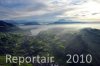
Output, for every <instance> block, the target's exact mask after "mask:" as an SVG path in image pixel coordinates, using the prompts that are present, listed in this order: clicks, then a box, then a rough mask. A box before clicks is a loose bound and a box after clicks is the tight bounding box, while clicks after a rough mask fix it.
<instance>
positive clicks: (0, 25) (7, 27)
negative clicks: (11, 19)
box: [0, 20, 19, 32]
mask: <svg viewBox="0 0 100 66" xmlns="http://www.w3.org/2000/svg"><path fill="white" fill-rule="evenodd" d="M17 29H19V28H18V27H17V26H16V25H13V24H11V23H7V22H5V21H2V20H0V32H8V31H14V30H17Z"/></svg>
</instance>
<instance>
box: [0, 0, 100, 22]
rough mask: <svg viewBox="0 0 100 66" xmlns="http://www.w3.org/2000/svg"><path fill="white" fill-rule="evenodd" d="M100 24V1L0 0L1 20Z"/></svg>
mask: <svg viewBox="0 0 100 66" xmlns="http://www.w3.org/2000/svg"><path fill="white" fill-rule="evenodd" d="M59 19H65V20H72V21H80V22H100V0H0V20H36V21H40V22H50V21H56V20H59Z"/></svg>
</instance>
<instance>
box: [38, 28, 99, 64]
mask: <svg viewBox="0 0 100 66" xmlns="http://www.w3.org/2000/svg"><path fill="white" fill-rule="evenodd" d="M37 38H39V39H41V40H43V41H45V42H47V43H48V44H49V45H50V46H51V48H52V49H51V50H52V51H53V53H54V54H55V55H56V57H58V58H59V59H61V60H62V61H63V62H64V61H65V55H67V54H72V55H73V54H79V55H81V54H84V55H86V54H91V55H92V56H93V63H91V64H70V66H80V65H83V66H98V65H100V63H99V61H100V48H99V47H100V30H99V29H91V28H85V29H80V30H75V29H66V28H64V29H58V28H55V29H49V30H47V31H43V32H40V34H39V35H38V36H37ZM61 56H62V57H61ZM59 63H60V62H59Z"/></svg>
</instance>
